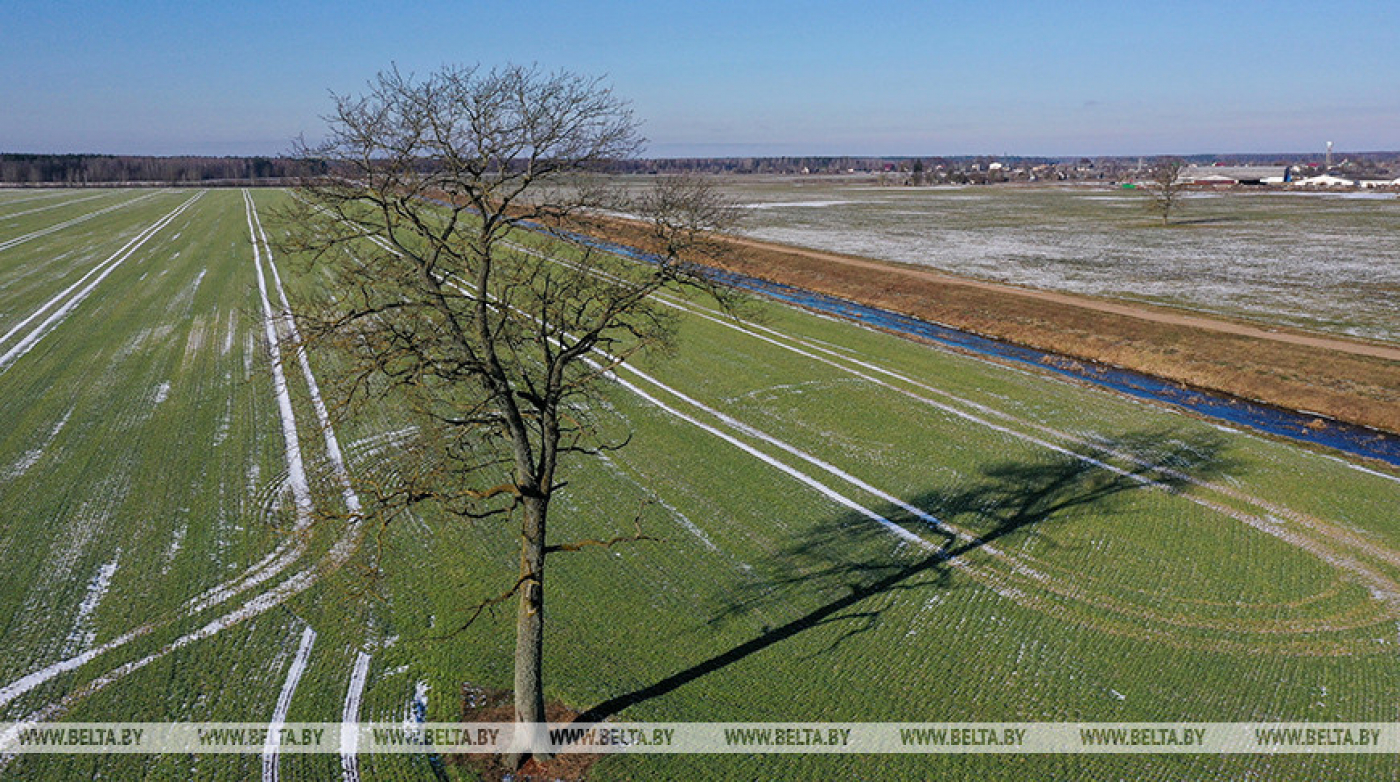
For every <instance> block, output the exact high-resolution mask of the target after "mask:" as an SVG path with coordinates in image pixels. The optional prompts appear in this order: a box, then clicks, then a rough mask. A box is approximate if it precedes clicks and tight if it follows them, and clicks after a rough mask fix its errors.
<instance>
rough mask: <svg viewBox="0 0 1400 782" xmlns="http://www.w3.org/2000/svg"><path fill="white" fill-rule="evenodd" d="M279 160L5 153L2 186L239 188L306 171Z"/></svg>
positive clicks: (0, 158)
mask: <svg viewBox="0 0 1400 782" xmlns="http://www.w3.org/2000/svg"><path fill="white" fill-rule="evenodd" d="M306 170H307V169H306V165H305V164H304V163H303V162H301V161H295V160H291V159H289V158H280V157H194V156H189V157H154V156H132V155H86V154H84V155H44V154H15V153H0V182H3V183H6V184H35V185H39V184H44V185H70V186H72V185H88V184H107V183H113V182H119V183H151V184H169V185H180V184H199V185H206V186H207V185H217V184H229V185H239V184H248V183H250V182H268V181H279V180H287V181H290V180H292V179H294V178H296V177H297V176H299V175H301V174H302V173H304V172H306Z"/></svg>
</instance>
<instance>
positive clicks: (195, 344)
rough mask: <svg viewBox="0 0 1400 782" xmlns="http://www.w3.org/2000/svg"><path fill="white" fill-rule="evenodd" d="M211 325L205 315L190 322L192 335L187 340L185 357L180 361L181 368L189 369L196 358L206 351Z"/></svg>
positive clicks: (198, 316)
mask: <svg viewBox="0 0 1400 782" xmlns="http://www.w3.org/2000/svg"><path fill="white" fill-rule="evenodd" d="M208 335H209V324H208V321H207V320H206V319H205V317H204V316H203V315H197V316H195V318H194V320H192V321H191V322H190V335H189V337H187V338H186V339H185V356H184V358H182V359H181V360H180V366H181V367H182V368H183V367H187V366H189V365H190V363H191V362H192V361H194V359H195V357H196V356H198V355H199V354H200V353H201V352H202V351H203V350H204V343H205V342H206V341H207V340H208Z"/></svg>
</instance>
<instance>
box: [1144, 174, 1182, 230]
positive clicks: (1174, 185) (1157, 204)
mask: <svg viewBox="0 0 1400 782" xmlns="http://www.w3.org/2000/svg"><path fill="white" fill-rule="evenodd" d="M1185 167H1186V161H1184V160H1182V159H1180V158H1164V159H1162V160H1160V161H1158V162H1157V165H1155V166H1153V167H1152V172H1151V178H1150V180H1149V184H1148V189H1147V192H1148V194H1149V195H1150V196H1151V198H1152V200H1151V201H1149V202H1148V205H1149V207H1150V208H1151V209H1152V211H1153V213H1154V214H1159V215H1161V216H1162V225H1168V224H1170V222H1171V214H1172V210H1173V209H1179V208H1180V205H1181V198H1182V195H1183V194H1185V192H1186V182H1185V181H1184V180H1183V179H1182V178H1181V170H1182V169H1183V168H1185Z"/></svg>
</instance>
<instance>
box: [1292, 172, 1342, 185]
mask: <svg viewBox="0 0 1400 782" xmlns="http://www.w3.org/2000/svg"><path fill="white" fill-rule="evenodd" d="M1293 184H1295V185H1299V186H1302V187H1352V186H1353V185H1355V184H1356V182H1355V181H1353V180H1350V179H1343V178H1342V177H1339V176H1332V175H1331V174H1321V175H1319V176H1310V177H1308V178H1307V179H1299V180H1298V181H1297V182H1294V183H1293Z"/></svg>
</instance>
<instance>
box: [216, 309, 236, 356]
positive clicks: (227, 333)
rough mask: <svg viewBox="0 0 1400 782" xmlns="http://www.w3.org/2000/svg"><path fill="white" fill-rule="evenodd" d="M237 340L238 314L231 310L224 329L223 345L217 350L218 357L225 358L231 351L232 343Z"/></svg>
mask: <svg viewBox="0 0 1400 782" xmlns="http://www.w3.org/2000/svg"><path fill="white" fill-rule="evenodd" d="M237 338H238V313H236V312H234V311H233V310H229V312H228V322H227V324H226V325H225V327H224V344H223V347H222V348H221V349H220V350H219V355H220V356H227V355H228V354H229V353H230V352H231V351H232V350H233V341H234V340H235V339H237Z"/></svg>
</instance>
